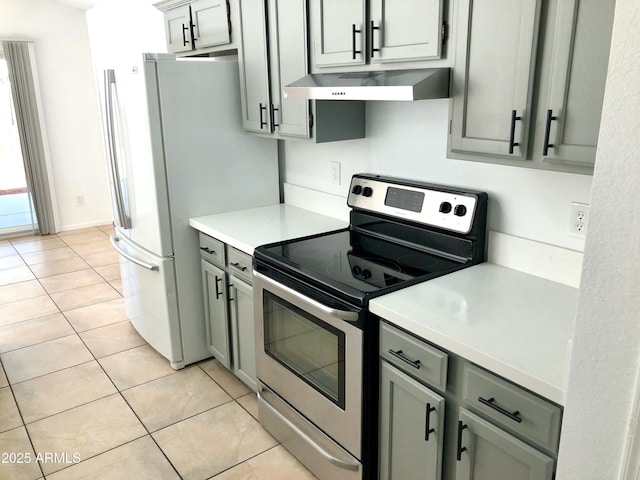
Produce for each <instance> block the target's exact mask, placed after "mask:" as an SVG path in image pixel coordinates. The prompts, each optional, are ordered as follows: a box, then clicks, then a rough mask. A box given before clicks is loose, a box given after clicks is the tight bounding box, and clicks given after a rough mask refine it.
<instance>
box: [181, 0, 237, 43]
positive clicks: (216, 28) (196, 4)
mask: <svg viewBox="0 0 640 480" xmlns="http://www.w3.org/2000/svg"><path fill="white" fill-rule="evenodd" d="M229 13H230V12H229V5H228V2H227V0H194V1H193V2H191V23H192V24H193V40H194V45H195V48H206V47H213V46H215V45H224V44H227V43H229V42H231V34H230V32H231V28H230V24H229Z"/></svg>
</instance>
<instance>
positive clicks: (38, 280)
mask: <svg viewBox="0 0 640 480" xmlns="http://www.w3.org/2000/svg"><path fill="white" fill-rule="evenodd" d="M98 230H99V229H98ZM101 233H103V234H104V233H105V232H102V231H101ZM105 235H106V234H105ZM55 238H56V239H58V240H60V241H61V242H63V243H64V244H65V245H67V246H68V247H69V248H70V249H71V250H72V251H73V252H74V254H75V255H77V256H78V257H79V258H81V259H82V260H83V261H85V260H84V258H83V257H82V255H79V254H78V253H77V252H76V251H75V250H74V249H73V248H72V247H70V246H69V245H68V244H67V243H66V242H65V241H64V240H63V239H61V238H60V237H59V236H58V235H55ZM10 243H11V244H12V247H13V248H14V250H15V251H16V254H17V255H18V256H19V257H20V259H21V260H22V261H23V262H24V263H25V265H26V266H27V268H28V269H29V270H30V272H31V274H32V275H33V276H34V278H35V280H36V281H37V282H38V284H39V285H40V286H41V287H42V289H43V290H44V291H45V293H46V295H47V296H48V297H49V298H50V299H51V301H52V302H53V304H54V305H55V306H56V308H57V310H58V313H60V314H61V315H62V316H63V318H64V319H65V321H66V322H67V323H68V324H69V326H70V327H71V329H72V330H73V332H74V334H75V335H76V336H77V337H78V339H79V340H80V342H82V344H83V345H84V347H85V348H86V349H87V351H88V352H89V354H90V355H91V356H92V357H93V360H90V361H95V362H96V364H97V365H98V366H99V368H100V369H101V370H102V371H103V373H104V374H105V375H106V377H107V378H108V379H109V381H110V382H111V384H112V385H113V387H114V388H115V389H116V393H117V394H118V395H120V397H121V398H122V399H123V400H124V402H125V403H126V404H127V406H128V407H129V409H130V410H131V411H132V413H133V414H134V415H135V416H136V418H137V419H138V421H139V422H140V424H141V425H142V427H143V428H144V429H145V431H146V432H147V434H148V435H149V437H151V435H150V433H149V431H148V430H147V428H146V427H145V425H144V423H142V421H141V420H140V418H139V417H138V416H137V414H136V413H135V411H133V409H132V408H131V406H130V405H129V404H128V402H127V401H126V399H125V398H124V396H123V395H122V392H121V391H120V389H119V388H118V387H117V386H116V385H115V383H114V382H113V380H112V379H111V377H110V376H109V375H108V374H107V372H106V371H105V370H104V368H103V367H102V364H100V362H99V361H98V359H97V358H96V357H95V355H94V354H93V352H92V351H91V349H89V347H88V346H87V344H86V343H85V342H84V340H83V339H82V337H81V336H80V335H79V333H78V331H77V330H76V328H75V327H74V326H73V324H72V323H71V322H69V320H68V319H67V317H66V316H65V315H64V312H63V311H62V310H61V309H60V307H59V305H58V304H57V303H56V302H55V300H54V299H53V298H52V297H51V294H50V293H49V292H48V290H47V289H46V288H45V286H44V285H43V284H42V282H41V281H40V278H39V277H37V275H36V274H35V272H34V271H33V269H32V268H31V265H29V264H28V263H27V262H26V261H25V259H24V257H23V255H22V253H20V252H19V251H18V250H17V249H16V248H15V246H14V245H13V242H10ZM42 263H45V262H42ZM85 263H86V262H85ZM87 265H88V266H89V268H90V269H91V270H93V271H94V272H95V273H96V274H97V275H99V276H100V277H101V278H102V276H101V275H100V274H99V273H98V272H96V271H95V268H94V267H93V266H92V265H90V264H88V263H87ZM105 282H106V283H108V284H109V286H110V287H111V288H113V286H112V285H111V284H110V283H109V282H107V281H106V280H105ZM113 290H114V291H116V293H118V295H119V296H120V297H122V294H121V293H120V292H118V291H117V290H116V289H115V288H113ZM98 303H100V302H98ZM79 308H81V307H79ZM46 316H48V315H43V316H41V317H35V318H44V317H46ZM28 320H33V319H28ZM16 323H18V322H16ZM74 334H70V335H65V336H63V337H58V338H64V337H66V336H72V335H74ZM54 340H55V339H54ZM42 343H46V342H39V343H37V344H35V345H38V344H42ZM29 346H32V345H29ZM23 348H26V347H23ZM16 350H18V349H16ZM16 350H13V351H16ZM90 361H87V362H82V363H80V364H78V365H83V364H85V363H89V362H90ZM0 364H1V362H0ZM78 365H73V366H71V367H67V368H63V369H60V370H56V371H55V372H49V373H47V374H46V375H49V374H50V373H56V372H60V371H63V370H67V369H68V368H73V367H76V366H78ZM3 368H4V366H3ZM5 376H6V371H5ZM43 376H45V375H40V376H38V377H34V378H40V377H43ZM29 380H32V379H29ZM25 381H28V380H25ZM7 383H8V386H9V388H10V389H11V395H12V396H13V401H14V403H15V405H16V408H17V410H18V414H19V415H20V420H21V421H22V425H21V426H22V427H23V428H24V430H25V432H26V434H27V438H28V439H29V443H30V445H31V449H32V450H33V451H34V452H36V448H35V445H34V444H33V439H32V438H31V434H30V433H29V429H28V428H27V424H26V423H25V421H24V416H23V414H22V410H21V409H20V405H19V404H18V400H17V399H16V396H15V393H14V391H13V384H12V383H11V382H10V381H9V378H8V377H7ZM18 383H23V382H18ZM116 393H114V394H112V395H115V394H116ZM108 396H110V395H107V396H105V397H101V398H100V399H102V398H107V397H108ZM100 399H95V400H93V401H96V400H100ZM89 403H91V402H87V403H84V404H82V405H88V404H89ZM82 405H76V406H75V407H73V408H77V407H78V406H82ZM69 410H72V408H71V409H67V410H64V411H69ZM60 413H63V412H57V413H56V414H54V415H58V414H60ZM54 415H49V416H47V417H43V418H41V419H39V420H44V419H46V418H51V417H52V416H54ZM39 420H38V421H39ZM31 423H35V422H31ZM17 428H19V427H17ZM138 438H143V437H138ZM138 438H136V439H133V440H131V441H135V440H138ZM151 438H153V437H151ZM126 443H129V442H125V443H124V444H122V445H125V444H126ZM120 446H121V445H118V446H117V447H114V448H118V447H120ZM158 448H159V447H158ZM160 450H161V451H162V449H160ZM101 453H105V452H101ZM162 453H163V455H164V452H162ZM36 455H37V453H36ZM98 455H99V454H98ZM95 456H97V455H94V456H92V457H89V458H93V457H95ZM85 460H86V459H85ZM69 466H71V465H69ZM69 466H67V467H64V468H62V469H60V470H57V471H56V472H58V471H62V470H65V469H66V468H69ZM171 466H172V467H173V464H171ZM38 468H39V469H40V472H41V474H42V476H43V478H45V474H44V470H43V468H42V465H41V464H40V462H38ZM56 472H53V473H56Z"/></svg>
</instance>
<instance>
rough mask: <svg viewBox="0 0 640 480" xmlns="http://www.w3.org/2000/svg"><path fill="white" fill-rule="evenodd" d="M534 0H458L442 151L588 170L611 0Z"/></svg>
mask: <svg viewBox="0 0 640 480" xmlns="http://www.w3.org/2000/svg"><path fill="white" fill-rule="evenodd" d="M542 3H543V2H541V1H540V0H517V1H516V0H492V1H487V2H471V1H470V0H465V1H463V2H461V5H460V11H459V24H458V26H457V30H458V35H459V38H458V41H457V47H456V54H455V68H454V71H453V85H452V102H451V118H450V135H449V154H450V156H451V157H453V158H461V159H469V160H480V161H489V162H495V163H504V164H511V165H520V166H527V167H534V168H544V169H550V170H560V171H569V172H576V173H585V174H589V173H591V172H592V170H593V164H594V161H595V151H596V143H597V138H598V131H599V127H600V116H601V113H602V101H603V97H604V84H605V78H606V72H607V63H608V54H609V47H610V41H611V32H612V25H613V11H614V3H615V2H614V0H567V1H561V0H550V1H549V2H548V3H545V5H544V6H543V7H544V8H541V7H542V5H541V4H542ZM497 39H500V40H499V41H498V40H497ZM509 40H512V41H509Z"/></svg>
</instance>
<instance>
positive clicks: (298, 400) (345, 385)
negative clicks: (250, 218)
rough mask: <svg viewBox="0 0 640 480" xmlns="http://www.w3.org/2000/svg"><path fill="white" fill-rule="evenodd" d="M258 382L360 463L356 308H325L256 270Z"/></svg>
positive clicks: (360, 352) (360, 367)
mask: <svg viewBox="0 0 640 480" xmlns="http://www.w3.org/2000/svg"><path fill="white" fill-rule="evenodd" d="M253 287H254V305H255V321H256V370H257V374H258V379H259V380H260V381H261V383H263V384H265V385H266V386H267V387H268V388H269V389H270V390H272V391H273V392H275V393H276V394H277V395H278V396H279V397H281V398H282V399H284V400H285V401H286V402H287V403H288V404H289V405H291V406H292V407H293V408H294V409H295V410H297V411H298V412H300V413H301V414H302V415H303V416H304V417H306V418H307V419H308V420H310V421H311V422H312V423H313V424H315V425H316V426H317V427H318V428H319V429H320V430H322V431H324V432H325V433H326V434H327V435H329V436H330V437H331V438H332V439H333V440H334V441H335V442H337V443H339V444H340V445H341V446H342V447H343V448H345V449H346V450H348V451H349V452H350V453H351V455H353V456H354V457H356V458H357V459H361V427H362V376H363V332H362V330H361V329H360V328H358V327H357V326H355V323H356V322H357V321H358V319H359V317H360V312H359V310H358V309H356V308H355V307H352V306H347V305H345V306H344V308H345V309H344V310H343V309H336V308H331V307H327V306H326V305H324V304H322V303H320V302H318V301H317V300H315V299H312V298H310V297H308V296H306V295H303V294H301V293H299V292H297V291H296V290H295V289H293V288H291V287H289V286H286V285H283V284H281V283H279V282H276V281H275V280H272V279H271V278H269V277H267V276H265V275H263V274H261V273H259V272H256V271H254V284H253Z"/></svg>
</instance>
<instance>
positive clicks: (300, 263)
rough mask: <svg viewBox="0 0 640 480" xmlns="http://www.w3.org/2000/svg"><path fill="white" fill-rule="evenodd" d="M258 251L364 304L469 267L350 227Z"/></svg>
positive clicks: (264, 257)
mask: <svg viewBox="0 0 640 480" xmlns="http://www.w3.org/2000/svg"><path fill="white" fill-rule="evenodd" d="M254 255H255V258H256V260H258V262H260V261H263V262H266V263H268V264H271V265H274V266H276V268H278V267H279V268H280V269H281V270H283V271H286V272H287V273H289V274H292V273H293V274H294V275H295V276H298V277H301V278H304V279H306V280H307V281H309V280H311V283H315V284H319V285H321V286H323V287H330V288H331V289H333V290H334V291H336V292H339V293H342V294H345V295H346V296H349V297H351V298H355V299H357V300H359V301H361V302H362V301H365V300H366V298H368V297H372V296H377V295H379V294H382V293H387V292H388V291H391V290H394V289H397V288H401V287H404V286H406V285H409V284H411V283H415V282H416V281H422V280H426V279H429V278H433V277H437V276H439V275H442V274H444V273H448V272H450V271H453V270H457V269H458V268H461V267H463V266H464V265H465V263H461V261H457V260H452V259H449V258H446V257H442V256H439V255H436V254H433V253H429V252H426V251H421V250H419V249H415V248H411V247H408V246H404V245H401V244H398V243H395V242H389V241H387V240H384V239H381V238H377V237H375V236H372V235H368V234H364V233H361V232H358V231H355V230H352V229H347V230H341V231H337V232H329V233H326V234H322V235H318V236H314V237H307V238H303V239H296V240H290V241H287V242H282V243H278V244H271V245H266V246H262V247H258V248H257V249H256V251H255V252H254Z"/></svg>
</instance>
